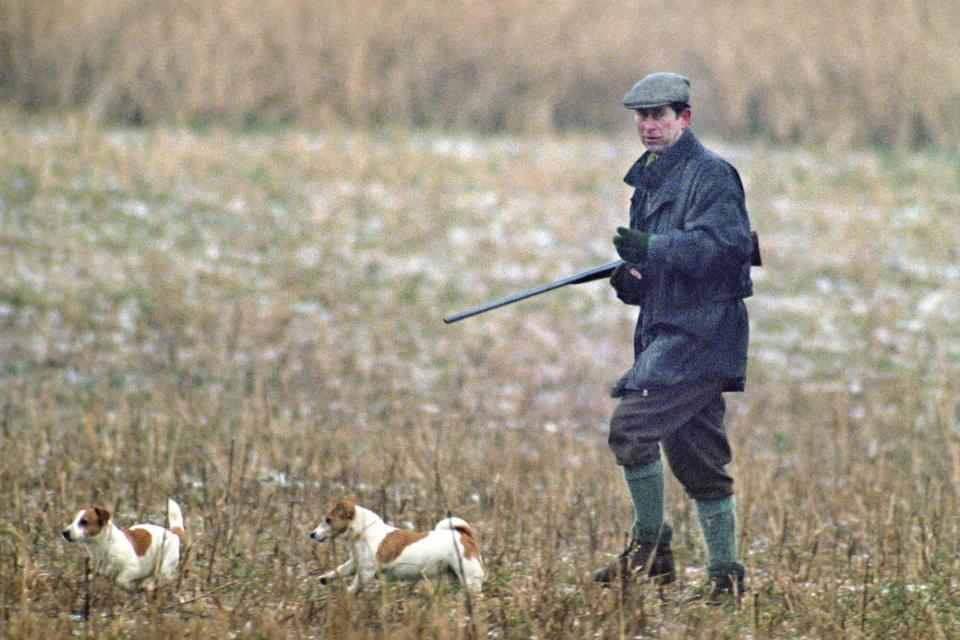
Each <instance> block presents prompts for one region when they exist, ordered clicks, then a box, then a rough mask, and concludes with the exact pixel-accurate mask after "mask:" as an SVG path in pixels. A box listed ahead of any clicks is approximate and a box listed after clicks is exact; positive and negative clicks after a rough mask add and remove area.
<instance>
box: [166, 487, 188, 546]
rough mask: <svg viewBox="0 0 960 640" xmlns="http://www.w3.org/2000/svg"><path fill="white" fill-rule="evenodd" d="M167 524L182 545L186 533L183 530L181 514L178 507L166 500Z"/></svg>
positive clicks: (185, 538)
mask: <svg viewBox="0 0 960 640" xmlns="http://www.w3.org/2000/svg"><path fill="white" fill-rule="evenodd" d="M167 524H168V526H169V527H170V531H172V532H173V533H174V534H175V535H176V536H177V537H178V538H180V542H181V543H184V542H186V540H187V532H186V530H184V528H183V514H182V513H181V512H180V505H178V504H177V503H176V502H175V501H173V500H171V499H170V498H167Z"/></svg>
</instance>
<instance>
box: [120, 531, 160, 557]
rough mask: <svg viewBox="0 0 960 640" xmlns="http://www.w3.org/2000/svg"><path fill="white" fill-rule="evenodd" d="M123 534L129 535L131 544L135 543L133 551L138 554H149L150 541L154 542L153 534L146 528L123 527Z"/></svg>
mask: <svg viewBox="0 0 960 640" xmlns="http://www.w3.org/2000/svg"><path fill="white" fill-rule="evenodd" d="M122 531H123V535H125V536H127V539H128V540H129V541H130V544H132V545H133V552H134V553H136V554H137V555H138V556H140V557H143V556H145V555H147V550H148V549H149V548H150V543H151V542H153V536H151V535H150V532H149V531H147V530H146V529H122Z"/></svg>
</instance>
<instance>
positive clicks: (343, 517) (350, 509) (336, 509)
mask: <svg viewBox="0 0 960 640" xmlns="http://www.w3.org/2000/svg"><path fill="white" fill-rule="evenodd" d="M356 515H357V503H356V502H354V501H353V500H352V499H351V498H337V499H336V500H334V501H333V502H332V503H331V504H330V508H329V509H328V510H327V515H326V516H325V517H324V519H323V521H324V523H325V524H326V525H327V526H328V527H330V534H331V535H332V536H338V535H340V534H341V533H343V532H344V531H346V530H347V529H349V528H350V523H351V522H353V519H354V518H355V517H356Z"/></svg>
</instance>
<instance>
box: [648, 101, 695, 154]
mask: <svg viewBox="0 0 960 640" xmlns="http://www.w3.org/2000/svg"><path fill="white" fill-rule="evenodd" d="M691 115H692V112H691V111H690V108H689V107H687V108H686V109H684V110H683V111H681V112H680V113H679V114H677V113H674V111H673V109H671V108H670V107H669V106H667V105H664V106H661V107H649V108H646V109H634V121H635V122H636V124H637V135H639V136H640V139H641V140H642V141H643V145H644V146H645V147H646V148H647V150H649V151H651V152H653V153H663V151H664V150H665V149H667V148H668V147H669V146H670V145H672V144H673V143H674V142H676V141H677V140H679V139H680V136H681V135H682V134H683V130H684V129H686V128H687V127H688V126H689V125H690V116H691Z"/></svg>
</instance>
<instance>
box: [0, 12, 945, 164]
mask: <svg viewBox="0 0 960 640" xmlns="http://www.w3.org/2000/svg"><path fill="white" fill-rule="evenodd" d="M957 33H960V5H958V4H957V3H955V2H948V1H940V0H936V1H932V2H916V1H915V0H852V1H849V2H844V3H824V2H814V3H812V2H807V1H805V0H787V1H782V2H762V1H760V0H753V1H751V2H732V1H729V0H719V1H713V2H703V1H702V0H654V1H649V0H647V1H644V2H642V3H641V2H637V1H636V0H615V1H612V2H605V3H604V5H603V10H597V8H596V4H595V3H594V2H589V1H587V0H563V1H560V2H550V3H544V2H539V1H536V0H510V2H479V3H478V2H468V1H466V0H406V1H404V2H387V1H384V0H361V1H355V0H349V1H348V0H321V1H317V0H196V1H194V0H191V1H187V0H165V1H162V2H160V1H157V0H72V1H70V2H64V1H63V0H5V1H4V2H2V3H0V99H2V100H5V101H6V102H7V103H9V104H13V105H16V106H18V107H20V108H24V109H27V110H30V111H35V110H51V109H52V110H78V111H81V112H83V113H85V114H87V115H89V116H90V117H92V118H93V119H94V120H95V121H98V122H104V121H109V122H116V121H118V120H120V121H126V122H151V123H156V122H170V121H176V122H179V123H208V122H215V123H216V122H228V123H233V124H241V123H242V124H247V125H254V126H256V125H260V124H262V123H276V122H290V121H298V122H301V123H316V122H324V123H329V122H347V123H352V124H355V125H368V124H372V123H384V122H391V123H412V124H415V125H418V126H422V125H427V126H431V127H457V128H462V127H470V128H474V129H481V130H485V131H504V130H509V131H514V132H516V131H527V132H530V131H544V130H570V129H577V130H607V131H610V130H613V129H616V128H619V127H620V126H621V123H622V122H623V114H622V109H621V108H620V107H619V100H620V98H621V97H622V96H623V94H624V93H625V92H626V90H627V89H628V88H629V87H630V86H631V85H632V83H633V82H635V81H636V80H637V79H638V78H639V77H640V76H642V75H643V74H645V73H648V72H650V71H653V70H660V69H672V70H676V71H679V72H682V73H685V74H687V75H689V76H690V77H691V78H692V80H693V85H694V101H695V104H696V107H697V109H698V113H699V114H700V116H699V117H700V123H701V126H705V127H706V129H705V130H710V131H713V132H715V133H717V134H721V135H724V136H727V137H738V138H746V137H748V136H761V137H765V138H768V139H775V140H779V141H791V142H799V141H803V142H807V143H810V142H816V143H825V144H828V145H830V146H831V147H832V148H839V147H842V146H843V145H846V144H850V143H859V144H865V143H866V144H880V145H897V146H899V147H906V146H926V145H934V146H939V147H941V148H948V149H957V148H958V147H960V128H958V127H960V125H958V122H960V106H958V105H960V84H958V82H960V81H958V78H960V39H958V38H957V37H956V34H957Z"/></svg>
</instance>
